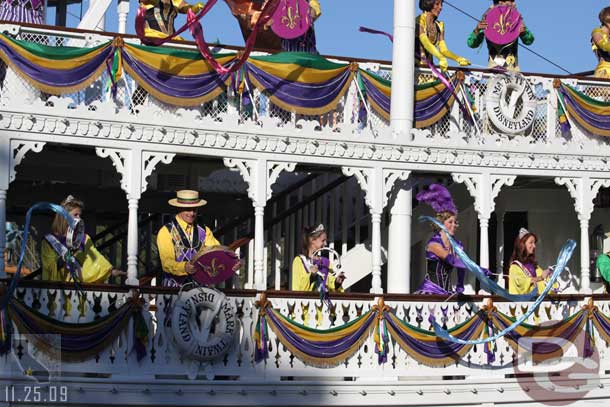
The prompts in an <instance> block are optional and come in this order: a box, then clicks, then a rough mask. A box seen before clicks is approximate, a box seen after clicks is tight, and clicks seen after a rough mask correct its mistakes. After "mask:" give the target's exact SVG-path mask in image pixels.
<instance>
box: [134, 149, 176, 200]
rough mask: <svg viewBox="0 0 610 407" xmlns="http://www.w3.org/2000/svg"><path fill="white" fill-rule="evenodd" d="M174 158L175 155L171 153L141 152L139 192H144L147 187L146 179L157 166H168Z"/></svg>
mask: <svg viewBox="0 0 610 407" xmlns="http://www.w3.org/2000/svg"><path fill="white" fill-rule="evenodd" d="M175 156H176V154H171V153H151V152H149V151H143V152H142V185H141V192H144V191H146V188H147V187H148V177H149V176H150V175H151V174H152V173H153V171H154V170H155V167H156V166H157V164H159V163H163V164H170V163H171V162H172V160H173V159H174V157H175Z"/></svg>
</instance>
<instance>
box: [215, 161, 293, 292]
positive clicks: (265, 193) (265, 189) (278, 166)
mask: <svg viewBox="0 0 610 407" xmlns="http://www.w3.org/2000/svg"><path fill="white" fill-rule="evenodd" d="M224 164H225V166H227V167H228V168H231V169H235V170H236V171H239V172H240V174H241V176H242V177H243V179H244V181H245V182H246V183H247V184H248V197H249V198H250V199H251V200H252V206H254V285H255V287H249V286H246V288H256V289H257V290H266V289H267V276H266V274H265V229H264V227H265V205H266V204H267V201H268V200H269V198H271V194H272V190H271V187H272V186H273V184H274V183H275V181H277V178H278V177H279V176H280V174H281V172H282V171H289V172H292V171H294V169H295V168H296V163H289V162H274V161H267V160H264V159H257V160H247V159H239V158H225V159H224Z"/></svg>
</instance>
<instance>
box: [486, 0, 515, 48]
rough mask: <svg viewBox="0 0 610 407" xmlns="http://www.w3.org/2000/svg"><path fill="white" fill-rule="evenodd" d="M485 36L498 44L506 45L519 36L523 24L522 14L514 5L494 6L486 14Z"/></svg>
mask: <svg viewBox="0 0 610 407" xmlns="http://www.w3.org/2000/svg"><path fill="white" fill-rule="evenodd" d="M485 22H486V23H487V28H486V29H485V38H487V39H488V40H489V41H490V42H492V43H494V44H498V45H506V44H510V43H511V42H513V41H515V40H517V38H519V30H520V29H521V25H522V24H523V20H522V18H521V14H520V13H519V11H518V10H517V8H515V7H512V6H495V7H492V8H491V9H490V10H489V11H488V12H487V14H486V15H485Z"/></svg>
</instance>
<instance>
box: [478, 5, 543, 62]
mask: <svg viewBox="0 0 610 407" xmlns="http://www.w3.org/2000/svg"><path fill="white" fill-rule="evenodd" d="M496 6H510V7H516V5H515V1H514V0H493V5H492V6H491V7H490V8H489V9H487V11H485V13H484V14H483V17H482V18H481V21H479V24H477V26H476V27H475V29H474V30H473V31H472V32H471V33H470V35H469V36H468V40H467V41H466V43H467V44H468V46H469V47H470V48H478V47H479V46H480V45H481V43H482V42H483V39H484V38H485V34H484V32H485V29H486V28H487V22H486V21H485V17H486V15H487V13H488V12H489V10H491V9H492V8H493V7H496ZM519 38H520V39H521V42H523V44H525V45H531V44H533V43H534V34H532V32H531V31H530V30H528V28H527V27H526V26H525V23H524V24H522V25H521V29H520V35H519ZM486 42H487V50H488V53H489V62H488V66H489V67H490V68H496V67H501V68H505V69H507V70H509V71H514V72H518V71H520V68H519V53H518V51H519V40H518V39H517V40H515V41H513V42H512V43H510V44H505V45H498V44H494V43H492V42H490V41H489V40H487V41H486Z"/></svg>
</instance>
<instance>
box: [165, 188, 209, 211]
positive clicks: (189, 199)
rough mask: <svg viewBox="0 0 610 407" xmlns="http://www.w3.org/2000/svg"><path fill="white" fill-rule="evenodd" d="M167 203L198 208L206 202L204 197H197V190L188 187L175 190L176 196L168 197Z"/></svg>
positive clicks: (179, 206) (178, 206)
mask: <svg viewBox="0 0 610 407" xmlns="http://www.w3.org/2000/svg"><path fill="white" fill-rule="evenodd" d="M168 203H169V204H170V205H171V206H175V207H177V208H198V207H200V206H203V205H205V204H207V203H208V202H207V201H206V200H205V199H199V192H197V191H192V190H190V189H183V190H182V191H176V197H175V198H173V199H170V200H169V201H168Z"/></svg>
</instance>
